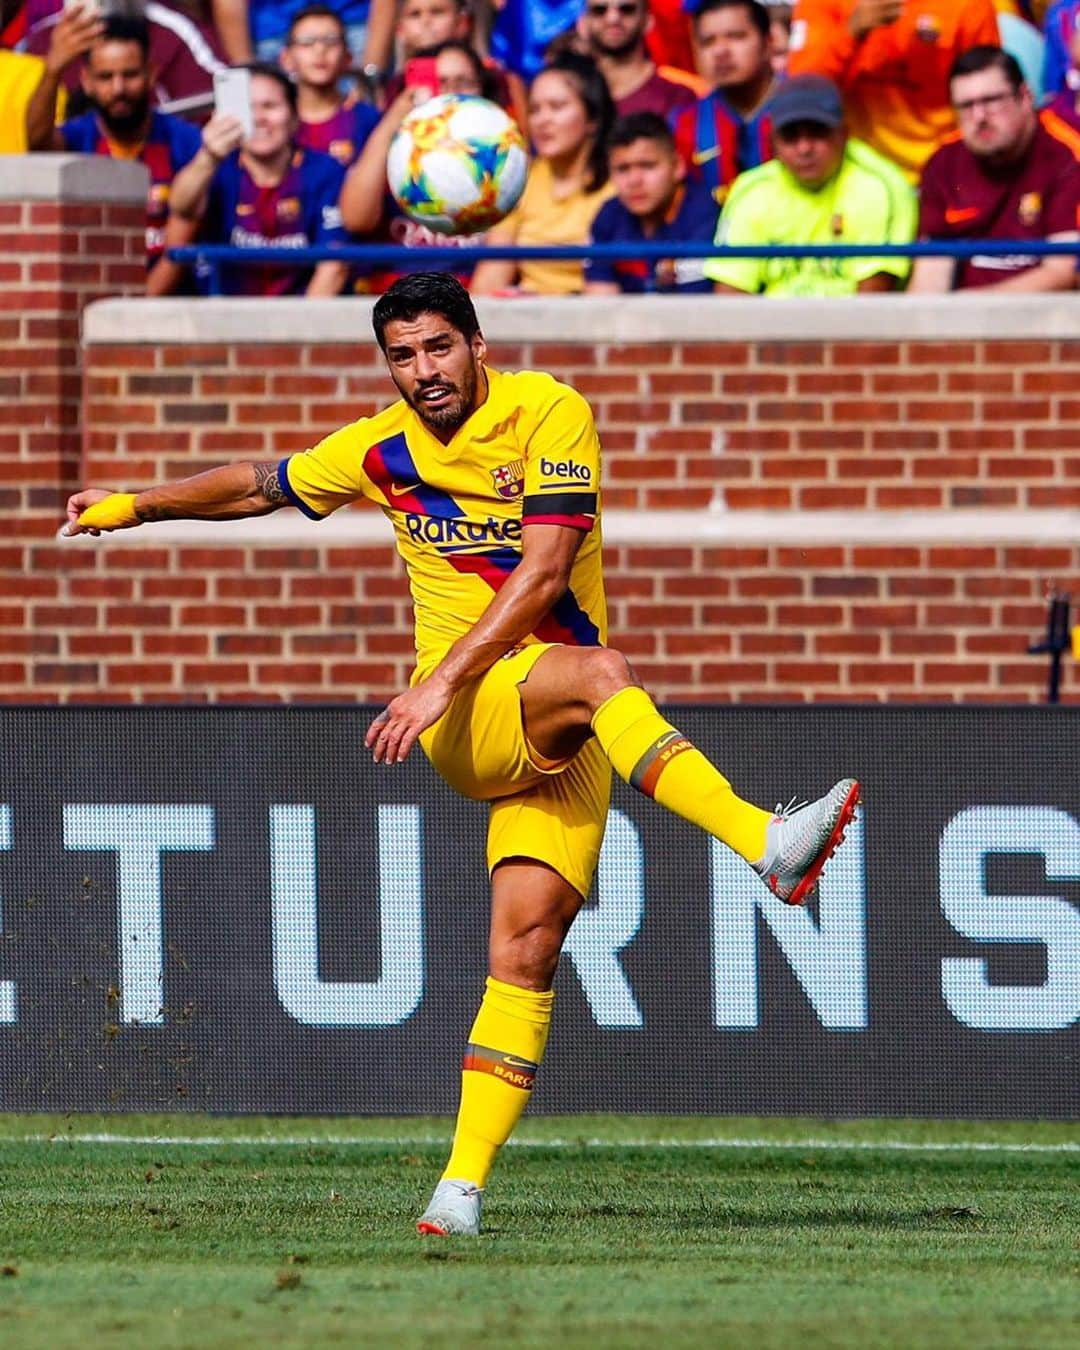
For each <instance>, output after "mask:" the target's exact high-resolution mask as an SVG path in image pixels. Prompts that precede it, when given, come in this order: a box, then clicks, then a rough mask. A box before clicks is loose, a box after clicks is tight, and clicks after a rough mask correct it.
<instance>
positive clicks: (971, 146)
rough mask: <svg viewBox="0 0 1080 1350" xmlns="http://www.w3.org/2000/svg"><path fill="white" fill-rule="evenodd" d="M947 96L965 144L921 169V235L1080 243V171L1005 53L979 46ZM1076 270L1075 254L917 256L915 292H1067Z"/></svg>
mask: <svg viewBox="0 0 1080 1350" xmlns="http://www.w3.org/2000/svg"><path fill="white" fill-rule="evenodd" d="M949 94H950V97H951V98H952V106H953V109H954V110H955V112H956V118H957V121H958V122H959V124H960V137H959V139H958V140H954V141H947V142H946V143H945V144H944V145H943V146H941V148H940V149H939V150H937V151H936V152H935V154H934V155H933V156H932V157H931V158H930V160H929V161H928V163H927V165H926V168H925V169H924V170H923V176H922V185H921V191H920V204H921V212H920V222H919V229H920V235H921V237H922V238H923V239H1018V240H1019V239H1049V240H1060V241H1062V242H1067V241H1070V240H1071V241H1075V240H1077V238H1078V232H1077V224H1078V220H1080V163H1078V162H1077V159H1076V155H1075V153H1074V151H1073V148H1072V147H1071V145H1069V144H1067V143H1066V141H1064V140H1061V139H1059V137H1057V136H1055V135H1054V134H1053V133H1052V132H1051V130H1050V129H1049V128H1048V126H1047V124H1046V123H1044V122H1041V121H1040V120H1039V116H1038V114H1037V112H1036V111H1035V104H1034V100H1033V99H1032V97H1031V90H1030V89H1029V88H1028V87H1027V85H1026V84H1025V83H1024V77H1023V72H1022V71H1021V69H1020V66H1019V64H1018V63H1017V61H1016V58H1015V57H1014V56H1012V55H1010V54H1009V53H1008V52H1006V51H1002V49H1001V48H1000V47H991V46H982V47H973V48H972V49H971V51H968V52H964V53H963V55H961V56H959V57H958V58H957V60H956V61H955V62H954V64H953V68H952V71H951V72H950V77H949ZM1070 134H1072V133H1070ZM1078 252H1080V250H1078ZM1076 266H1077V257H1076V255H1069V254H1061V255H1056V256H1052V257H1043V258H1038V257H1035V256H1034V255H1032V254H1025V253H1022V252H1017V253H1013V254H1008V255H1007V256H1003V257H992V256H990V255H989V254H987V255H976V256H975V257H973V258H965V259H953V258H919V260H918V261H917V263H916V265H915V272H914V275H913V277H912V283H911V289H912V290H913V291H923V292H935V291H949V290H955V289H960V288H967V287H972V286H978V287H980V288H981V289H982V290H995V291H1068V290H1072V289H1073V287H1074V285H1075V283H1076Z"/></svg>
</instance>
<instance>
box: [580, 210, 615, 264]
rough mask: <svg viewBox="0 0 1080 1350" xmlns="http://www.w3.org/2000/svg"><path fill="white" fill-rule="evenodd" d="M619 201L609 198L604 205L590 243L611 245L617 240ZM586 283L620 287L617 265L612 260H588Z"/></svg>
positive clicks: (592, 231) (594, 221) (593, 227)
mask: <svg viewBox="0 0 1080 1350" xmlns="http://www.w3.org/2000/svg"><path fill="white" fill-rule="evenodd" d="M618 205H619V199H618V198H617V197H609V198H608V200H607V201H606V202H605V203H604V204H603V206H602V207H601V208H600V210H599V211H597V213H596V217H595V219H594V220H593V223H592V230H591V234H590V243H593V244H610V243H612V242H614V239H615V228H614V227H615V216H616V214H617V212H618ZM584 271H585V280H586V281H605V282H610V283H611V284H612V285H618V281H619V279H618V277H617V276H616V275H615V265H614V263H613V262H612V261H611V259H610V258H586V259H585V262H584Z"/></svg>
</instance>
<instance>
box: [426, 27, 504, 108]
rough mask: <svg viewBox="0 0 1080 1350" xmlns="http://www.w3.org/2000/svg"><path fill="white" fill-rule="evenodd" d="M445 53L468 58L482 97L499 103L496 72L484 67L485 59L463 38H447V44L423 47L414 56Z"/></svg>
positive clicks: (436, 55) (431, 55)
mask: <svg viewBox="0 0 1080 1350" xmlns="http://www.w3.org/2000/svg"><path fill="white" fill-rule="evenodd" d="M443 52H460V53H461V54H462V56H464V57H466V58H467V60H468V62H469V65H471V66H472V68H473V74H474V75H475V76H476V83H477V84H478V85H479V86H480V97H481V98H487V99H490V100H491V101H492V102H493V103H498V101H499V99H498V90H497V89H496V87H495V72H494V71H493V70H491V69H489V68H488V67H487V66H485V65H484V58H483V57H482V56H481V55H480V53H479V52H478V51H477V50H476V48H475V47H473V46H470V45H469V43H467V42H463V41H462V40H461V38H447V39H446V41H445V42H437V43H436V44H435V45H434V46H433V47H423V48H421V49H420V51H418V52H414V53H413V55H414V56H415V57H416V58H418V59H419V58H421V57H438V56H441V55H442V53H443Z"/></svg>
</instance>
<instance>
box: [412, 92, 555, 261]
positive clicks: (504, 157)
mask: <svg viewBox="0 0 1080 1350" xmlns="http://www.w3.org/2000/svg"><path fill="white" fill-rule="evenodd" d="M528 167H529V160H528V154H527V151H526V148H525V139H524V137H523V136H522V134H521V131H520V130H519V129H518V125H517V123H516V122H515V121H514V120H513V118H511V117H509V116H508V115H507V114H506V113H505V112H504V111H503V110H502V108H500V107H499V106H498V105H497V104H495V103H491V102H489V101H488V100H487V99H486V98H474V97H466V96H463V95H461V94H440V95H439V96H438V97H437V98H433V99H429V100H428V102H427V103H422V104H421V105H420V106H419V107H418V108H414V109H413V110H412V112H410V113H409V114H408V116H407V117H406V118H405V120H404V122H402V124H401V126H400V127H399V128H398V131H397V134H396V135H395V136H394V139H393V140H392V141H391V143H390V153H389V155H388V156H387V161H386V179H387V182H388V183H389V185H390V191H391V192H392V193H393V195H394V200H395V201H396V202H397V203H398V205H399V206H400V207H401V209H402V210H403V211H404V212H405V214H406V215H407V216H411V217H412V219H413V220H417V221H420V222H422V223H423V224H424V225H427V226H428V227H429V228H430V229H432V230H437V231H438V233H439V234H476V233H477V231H479V230H486V229H487V228H488V227H489V226H491V225H494V224H495V222H496V221H499V220H502V218H503V216H505V215H506V214H507V213H508V212H509V211H512V210H513V208H514V207H515V206H516V205H517V201H518V198H519V197H520V196H521V194H522V192H523V190H524V188H525V177H526V174H527V172H528Z"/></svg>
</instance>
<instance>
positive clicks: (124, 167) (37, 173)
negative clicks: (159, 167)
mask: <svg viewBox="0 0 1080 1350" xmlns="http://www.w3.org/2000/svg"><path fill="white" fill-rule="evenodd" d="M149 184H150V172H149V170H148V169H147V167H146V165H145V164H135V163H133V162H130V161H127V160H119V159H109V158H108V157H107V156H105V155H46V154H42V155H5V156H4V172H3V173H2V174H0V202H110V203H111V202H131V203H132V204H135V203H141V202H145V201H146V191H147V188H148V187H149Z"/></svg>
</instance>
